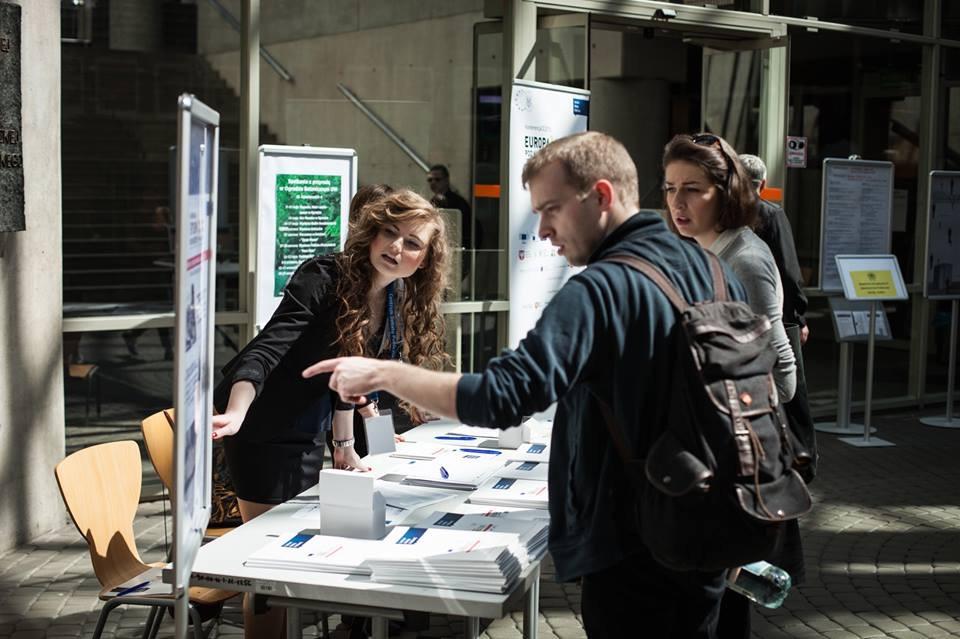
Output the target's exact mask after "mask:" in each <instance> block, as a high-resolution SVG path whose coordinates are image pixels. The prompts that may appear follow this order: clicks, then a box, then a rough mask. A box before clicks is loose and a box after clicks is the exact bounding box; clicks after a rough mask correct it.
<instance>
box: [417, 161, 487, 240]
mask: <svg viewBox="0 0 960 639" xmlns="http://www.w3.org/2000/svg"><path fill="white" fill-rule="evenodd" d="M427 186H429V187H430V192H431V193H433V196H432V197H431V198H430V203H431V204H433V205H434V206H435V207H437V208H438V209H457V210H458V211H460V227H461V231H460V233H461V239H462V241H463V247H464V248H466V249H468V250H469V249H473V248H477V244H479V242H480V229H479V228H478V229H477V237H476V238H474V237H473V211H472V209H471V208H470V203H469V202H467V200H466V199H464V198H463V196H461V195H460V194H459V193H457V192H456V191H454V190H453V189H452V188H451V187H450V171H448V170H447V167H446V166H444V165H443V164H434V165H433V166H431V167H430V172H429V173H427ZM475 242H476V243H475Z"/></svg>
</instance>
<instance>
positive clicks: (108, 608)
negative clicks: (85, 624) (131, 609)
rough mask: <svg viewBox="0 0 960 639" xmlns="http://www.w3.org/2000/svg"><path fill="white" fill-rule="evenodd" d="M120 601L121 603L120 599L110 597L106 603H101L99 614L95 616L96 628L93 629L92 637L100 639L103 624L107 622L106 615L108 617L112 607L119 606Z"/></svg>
mask: <svg viewBox="0 0 960 639" xmlns="http://www.w3.org/2000/svg"><path fill="white" fill-rule="evenodd" d="M121 603H123V601H121V600H120V599H111V600H110V601H108V602H107V603H105V604H103V609H102V610H101V611H100V616H99V617H98V618H97V629H96V630H94V631H93V639H100V635H101V634H103V626H104V625H105V624H106V623H107V617H109V616H110V613H111V612H112V611H113V609H114V608H116V607H117V606H119V605H120V604H121Z"/></svg>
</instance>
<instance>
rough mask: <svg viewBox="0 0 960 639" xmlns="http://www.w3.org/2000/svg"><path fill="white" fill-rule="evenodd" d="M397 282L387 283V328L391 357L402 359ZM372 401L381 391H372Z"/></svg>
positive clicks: (374, 400)
mask: <svg viewBox="0 0 960 639" xmlns="http://www.w3.org/2000/svg"><path fill="white" fill-rule="evenodd" d="M395 289H396V282H390V283H389V284H388V285H387V330H388V331H390V359H400V337H399V335H398V334H397V316H396V313H395V312H394V310H395V306H396V305H395V303H394V290H395ZM369 399H370V401H372V402H376V401H378V400H379V399H380V393H379V392H378V391H374V392H372V393H370V396H369Z"/></svg>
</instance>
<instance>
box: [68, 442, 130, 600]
mask: <svg viewBox="0 0 960 639" xmlns="http://www.w3.org/2000/svg"><path fill="white" fill-rule="evenodd" d="M142 472H143V471H142V465H141V462H140V446H138V445H137V442H135V441H130V440H127V441H119V442H109V443H106V444H97V445H96V446H90V447H89V448H84V449H83V450H78V451H77V452H75V453H73V454H71V455H69V456H67V457H66V459H64V460H63V461H61V462H60V463H59V464H57V466H56V469H55V471H54V474H55V475H56V477H57V484H58V485H59V486H60V494H61V495H62V496H63V502H64V504H66V507H67V512H69V513H70V517H71V518H72V519H73V523H74V524H75V525H76V526H77V530H79V531H80V534H81V535H83V538H84V539H86V540H87V546H88V547H89V549H90V561H91V562H92V563H93V571H94V573H96V575H97V579H98V580H99V581H100V584H101V585H102V586H104V587H105V588H108V587H113V586H116V585H117V584H120V583H123V582H124V581H126V580H127V579H130V578H132V577H134V576H136V575H137V574H139V573H140V572H142V571H143V570H144V568H145V566H144V564H143V562H142V561H141V560H140V555H139V554H138V553H137V543H136V539H135V538H134V535H133V519H134V517H135V516H136V514H137V505H138V503H139V501H140V483H141V474H142Z"/></svg>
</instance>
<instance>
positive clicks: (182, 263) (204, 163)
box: [173, 95, 220, 637]
mask: <svg viewBox="0 0 960 639" xmlns="http://www.w3.org/2000/svg"><path fill="white" fill-rule="evenodd" d="M179 107H180V110H179V121H178V124H179V126H178V136H177V139H178V143H177V151H176V154H177V171H176V179H177V182H176V198H177V201H176V211H177V220H176V232H177V241H176V247H177V248H176V344H177V348H176V356H175V367H174V375H175V377H174V388H175V394H174V397H175V399H174V408H175V413H174V414H175V416H176V424H175V428H174V446H175V449H176V452H175V457H174V475H175V479H174V492H175V495H174V499H173V503H174V504H175V505H176V510H175V512H174V552H173V563H174V570H173V573H174V576H175V580H176V582H175V586H176V588H177V589H178V590H179V589H183V588H186V587H187V585H188V582H189V576H190V571H191V568H192V566H193V560H194V557H195V556H196V553H197V551H198V550H199V548H200V543H201V541H202V540H203V534H204V530H205V529H206V527H207V522H208V521H209V519H210V497H211V483H212V476H213V470H212V455H213V447H212V416H213V330H214V299H215V290H214V288H215V286H216V284H215V273H216V268H215V265H216V233H217V173H218V165H217V158H218V153H219V145H220V142H219V121H220V118H219V114H218V113H217V112H216V111H213V110H212V109H210V108H209V107H207V106H206V105H204V104H203V103H202V102H200V101H199V100H197V99H196V98H194V97H193V96H190V95H183V96H181V98H180V103H179ZM178 605H179V601H178ZM185 614H186V613H185V611H184V613H183V615H184V617H185ZM177 636H178V637H180V636H183V635H182V633H181V630H180V628H179V625H178V629H177Z"/></svg>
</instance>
